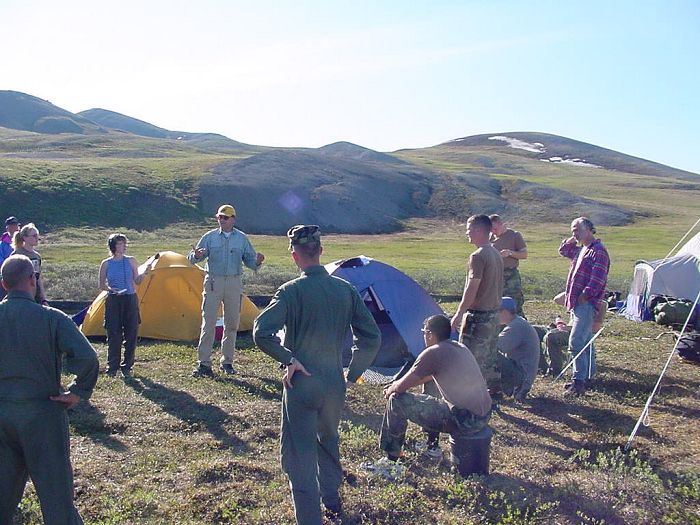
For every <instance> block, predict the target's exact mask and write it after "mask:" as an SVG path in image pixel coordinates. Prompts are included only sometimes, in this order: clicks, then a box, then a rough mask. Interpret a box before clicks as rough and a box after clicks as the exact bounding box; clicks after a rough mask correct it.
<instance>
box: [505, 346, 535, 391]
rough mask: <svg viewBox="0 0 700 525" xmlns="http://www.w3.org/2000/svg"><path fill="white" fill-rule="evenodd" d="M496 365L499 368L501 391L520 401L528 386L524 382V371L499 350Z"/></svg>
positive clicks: (528, 389) (528, 388)
mask: <svg viewBox="0 0 700 525" xmlns="http://www.w3.org/2000/svg"><path fill="white" fill-rule="evenodd" d="M498 367H499V368H500V370H501V385H502V388H503V393H504V394H506V395H509V396H513V397H514V398H516V399H518V400H520V401H522V400H523V399H525V397H526V396H527V393H528V392H529V391H530V387H529V386H527V385H526V384H525V378H526V376H525V372H524V371H523V369H522V368H521V367H520V366H519V365H518V363H516V362H515V361H513V360H512V359H509V358H508V357H506V356H505V355H503V354H501V353H500V352H499V354H498Z"/></svg>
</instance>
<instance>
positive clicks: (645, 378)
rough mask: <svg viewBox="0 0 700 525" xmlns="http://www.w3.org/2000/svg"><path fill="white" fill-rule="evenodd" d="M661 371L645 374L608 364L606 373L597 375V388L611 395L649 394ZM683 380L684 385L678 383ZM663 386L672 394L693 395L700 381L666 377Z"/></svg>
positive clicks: (699, 387) (699, 388)
mask: <svg viewBox="0 0 700 525" xmlns="http://www.w3.org/2000/svg"><path fill="white" fill-rule="evenodd" d="M660 373H661V369H659V371H658V373H656V374H643V373H641V372H636V371H634V370H629V369H627V368H621V367H617V366H608V365H606V366H605V368H604V373H602V374H601V375H599V376H598V377H596V389H597V390H604V391H605V392H606V393H607V394H609V395H611V396H614V395H615V394H616V393H617V392H627V391H630V392H633V393H640V394H645V395H649V394H650V393H651V390H652V388H654V385H655V384H656V382H657V381H658V379H659V374H660ZM681 382H682V383H683V384H682V386H681V385H679V384H678V383H681ZM661 387H662V388H663V389H664V392H666V393H667V394H669V395H671V396H677V397H680V396H688V397H693V396H695V394H696V393H697V392H698V390H700V382H698V381H694V380H692V379H688V378H685V377H684V378H682V379H679V378H675V377H674V378H668V377H664V380H663V381H662V383H661Z"/></svg>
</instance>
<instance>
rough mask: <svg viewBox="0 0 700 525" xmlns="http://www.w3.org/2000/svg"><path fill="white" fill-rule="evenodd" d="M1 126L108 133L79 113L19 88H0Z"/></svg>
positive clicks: (48, 131)
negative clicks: (8, 89) (22, 91)
mask: <svg viewBox="0 0 700 525" xmlns="http://www.w3.org/2000/svg"><path fill="white" fill-rule="evenodd" d="M0 127H3V128H10V129H17V130H21V131H33V132H35V133H53V134H56V133H77V134H87V133H106V132H107V130H105V129H104V128H102V127H101V126H100V125H98V124H96V123H95V122H93V121H91V120H89V119H86V118H85V117H82V116H80V115H76V114H74V113H71V112H70V111H66V110H65V109H61V108H59V107H58V106H54V105H53V104H51V103H50V102H49V101H48V100H42V99H40V98H37V97H33V96H32V95H27V94H25V93H20V92H19V91H0Z"/></svg>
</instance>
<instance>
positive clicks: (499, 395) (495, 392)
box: [489, 388, 503, 401]
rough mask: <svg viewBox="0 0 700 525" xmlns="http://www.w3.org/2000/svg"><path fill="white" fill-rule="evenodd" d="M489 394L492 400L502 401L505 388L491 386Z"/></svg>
mask: <svg viewBox="0 0 700 525" xmlns="http://www.w3.org/2000/svg"><path fill="white" fill-rule="evenodd" d="M489 396H491V401H502V400H503V390H501V389H500V388H489Z"/></svg>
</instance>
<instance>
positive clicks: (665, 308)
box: [652, 299, 696, 327]
mask: <svg viewBox="0 0 700 525" xmlns="http://www.w3.org/2000/svg"><path fill="white" fill-rule="evenodd" d="M692 307H693V301H689V300H687V299H668V300H667V301H665V302H658V303H657V304H656V305H655V306H654V309H653V310H652V315H653V316H654V321H656V322H657V323H658V324H661V325H666V326H674V325H683V323H685V320H686V319H687V318H688V316H689V315H690V320H689V321H688V326H690V327H692V326H693V325H694V322H695V317H696V314H695V312H693V313H692V315H691V308H692Z"/></svg>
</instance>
